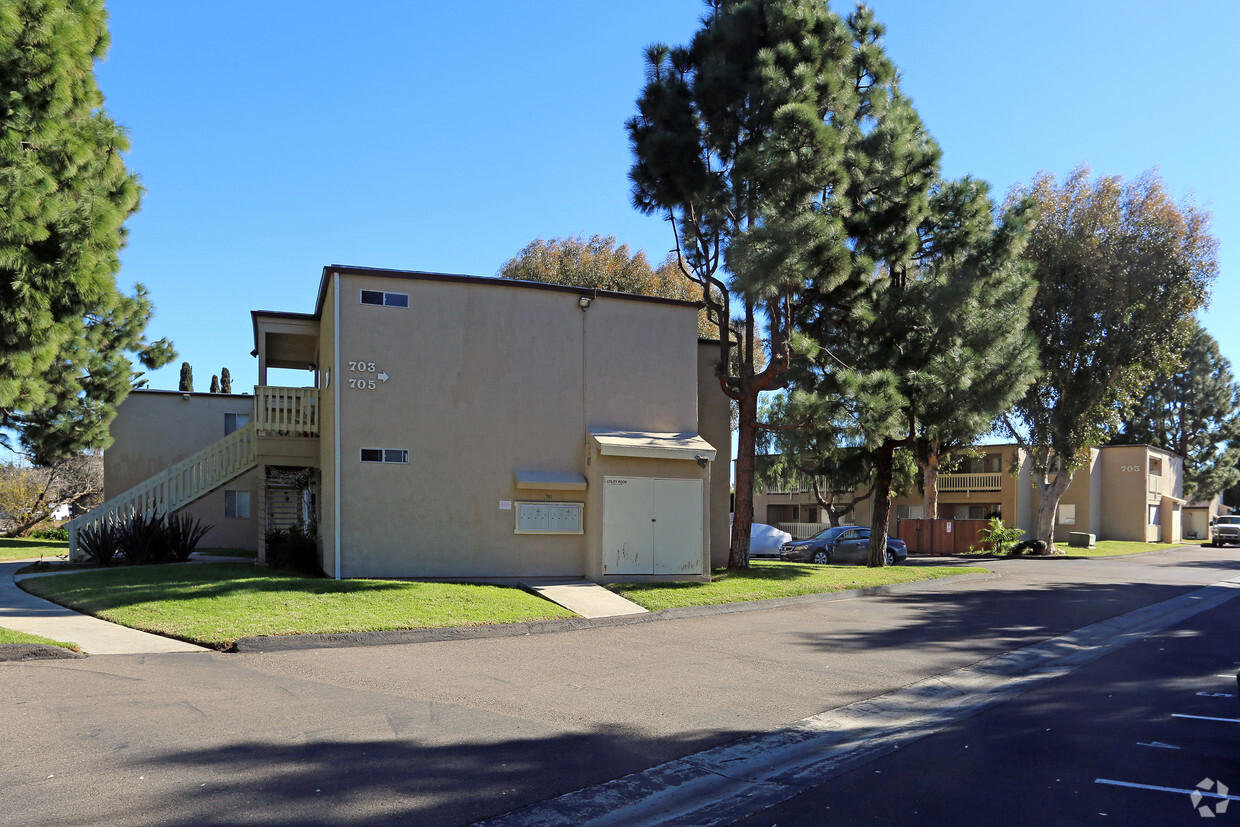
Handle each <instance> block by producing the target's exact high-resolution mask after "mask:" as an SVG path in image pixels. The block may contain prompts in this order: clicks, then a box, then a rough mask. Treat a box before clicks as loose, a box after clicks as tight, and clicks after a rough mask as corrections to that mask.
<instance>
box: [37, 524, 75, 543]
mask: <svg viewBox="0 0 1240 827" xmlns="http://www.w3.org/2000/svg"><path fill="white" fill-rule="evenodd" d="M30 538H31V539H32V540H68V539H69V529H67V528H65V527H64V526H59V527H52V528H36V529H35V530H34V531H32V532H30Z"/></svg>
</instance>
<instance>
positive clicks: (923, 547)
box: [896, 520, 990, 556]
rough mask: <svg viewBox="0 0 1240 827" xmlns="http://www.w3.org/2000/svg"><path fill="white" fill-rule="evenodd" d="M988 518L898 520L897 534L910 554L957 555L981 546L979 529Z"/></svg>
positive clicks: (982, 528) (986, 523) (986, 526)
mask: <svg viewBox="0 0 1240 827" xmlns="http://www.w3.org/2000/svg"><path fill="white" fill-rule="evenodd" d="M989 526H990V521H989V520H897V521H896V536H897V537H899V538H900V539H901V540H903V541H904V542H905V544H906V545H907V546H908V550H909V552H910V553H913V554H934V555H938V556H943V555H948V554H959V553H961V552H964V551H968V550H969V546H973V547H974V548H981V547H982V546H983V543H982V540H981V535H982V531H983V530H985V529H986V528H988V527H989Z"/></svg>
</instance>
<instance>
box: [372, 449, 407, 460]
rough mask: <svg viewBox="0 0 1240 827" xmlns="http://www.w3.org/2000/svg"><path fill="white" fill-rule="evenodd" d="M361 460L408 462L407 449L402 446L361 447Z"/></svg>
mask: <svg viewBox="0 0 1240 827" xmlns="http://www.w3.org/2000/svg"><path fill="white" fill-rule="evenodd" d="M362 462H395V463H399V464H405V463H407V462H409V451H407V450H406V449H404V448H363V449H362Z"/></svg>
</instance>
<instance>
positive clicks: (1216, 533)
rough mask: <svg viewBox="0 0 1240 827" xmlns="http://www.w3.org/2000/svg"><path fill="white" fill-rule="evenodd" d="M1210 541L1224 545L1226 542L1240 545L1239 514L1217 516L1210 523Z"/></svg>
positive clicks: (1212, 543) (1216, 544)
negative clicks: (1235, 515)
mask: <svg viewBox="0 0 1240 827" xmlns="http://www.w3.org/2000/svg"><path fill="white" fill-rule="evenodd" d="M1210 543H1211V545H1215V546H1225V545H1227V544H1228V543H1235V544H1236V545H1240V516H1237V517H1219V518H1218V519H1216V520H1214V521H1213V522H1211V523H1210Z"/></svg>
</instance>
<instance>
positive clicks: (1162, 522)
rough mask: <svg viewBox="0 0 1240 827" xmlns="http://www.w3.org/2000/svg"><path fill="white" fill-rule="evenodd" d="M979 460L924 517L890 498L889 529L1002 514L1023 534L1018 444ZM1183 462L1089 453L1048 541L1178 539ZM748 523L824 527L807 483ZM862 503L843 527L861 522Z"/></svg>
mask: <svg viewBox="0 0 1240 827" xmlns="http://www.w3.org/2000/svg"><path fill="white" fill-rule="evenodd" d="M978 451H979V452H981V454H982V456H980V457H977V458H974V459H970V460H966V461H965V462H964V463H963V465H962V467H961V468H960V469H958V470H957V471H956V472H954V473H951V474H940V475H939V480H938V513H937V514H926V513H924V512H925V508H924V505H923V500H922V496H921V493H920V492H918V491H914V492H912V493H911V494H906V495H902V496H898V497H896V498H895V499H894V500H893V507H892V510H891V514H892V518H891V520H892V521H891V526H890V529H889V530H890V531H892V532H893V533H895V532H896V531H897V520H899V519H925V518H935V519H940V520H968V519H972V520H982V519H988V518H990V517H992V516H999V517H1002V519H1003V520H1004V522H1006V523H1007V524H1008V525H1016V526H1018V527H1020V528H1022V529H1024V530H1025V531H1026V532H1029V531H1031V530H1032V528H1033V523H1034V520H1035V518H1036V515H1037V504H1038V501H1039V496H1038V492H1037V488H1036V486H1035V485H1034V484H1033V480H1032V478H1031V477H1030V462H1029V457H1028V455H1027V454H1026V453H1025V451H1024V450H1023V449H1021V448H1020V447H1019V446H1018V445H985V446H980V447H979V448H978ZM1013 468H1015V469H1017V470H1016V473H1012V469H1013ZM1183 483H1184V460H1183V458H1182V457H1179V456H1177V455H1175V454H1173V453H1171V452H1170V451H1165V450H1163V449H1161V448H1155V447H1153V446H1150V445H1109V446H1105V447H1102V448H1091V449H1090V457H1089V462H1088V463H1086V464H1085V465H1084V466H1082V467H1081V468H1080V469H1078V470H1077V472H1076V474H1075V477H1074V478H1073V481H1072V485H1071V486H1070V487H1069V488H1068V490H1067V491H1066V492H1065V493H1064V495H1063V497H1061V498H1060V501H1059V508H1058V510H1057V512H1056V514H1055V542H1066V541H1067V539H1068V535H1069V534H1070V533H1072V532H1086V533H1089V534H1094V535H1096V536H1097V537H1098V539H1102V540H1135V541H1138V542H1179V541H1180V539H1181V537H1182V528H1181V517H1182V508H1183V506H1184V500H1183V499H1182V496H1181V492H1182V491H1183ZM754 506H755V519H757V520H765V521H766V522H769V523H771V524H772V525H781V524H782V525H783V526H784V528H785V529H786V530H790V531H792V532H793V534H796V535H801V534H806V532H807V531H810V530H812V529H813V528H814V527H815V526H817V525H822V526H823V527H825V515H823V514H822V513H821V511H822V510H821V508H819V506H818V504H817V501H816V500H815V499H814V497H813V496H812V494H811V493H810V492H809V491H808V490H807V486H804V485H801V486H791V487H790V490H782V491H769V490H762V491H760V492H759V493H758V494H757V495H756V496H755V500H754ZM869 521H870V505H869V502H868V501H863V502H862V503H860V504H859V505H858V506H857V508H856V510H855V511H854V512H853V513H852V514H851V515H849V518H848V519H847V522H850V523H855V524H858V525H867V524H868V523H869Z"/></svg>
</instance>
